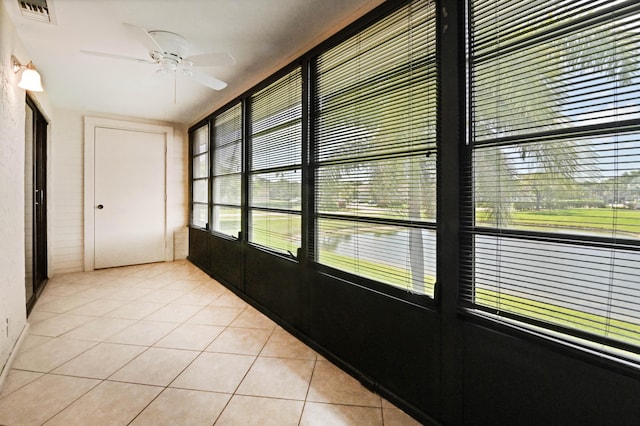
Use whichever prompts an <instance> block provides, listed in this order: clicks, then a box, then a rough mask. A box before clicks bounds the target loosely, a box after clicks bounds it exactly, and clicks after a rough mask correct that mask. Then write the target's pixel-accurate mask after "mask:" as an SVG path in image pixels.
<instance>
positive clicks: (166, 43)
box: [81, 23, 236, 90]
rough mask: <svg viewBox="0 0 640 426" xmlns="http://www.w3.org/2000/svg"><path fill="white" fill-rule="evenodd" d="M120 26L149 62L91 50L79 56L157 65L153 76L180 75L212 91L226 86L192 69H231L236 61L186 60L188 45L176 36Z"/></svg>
mask: <svg viewBox="0 0 640 426" xmlns="http://www.w3.org/2000/svg"><path fill="white" fill-rule="evenodd" d="M123 25H124V26H125V28H126V29H127V30H128V32H129V33H130V35H131V36H132V38H134V39H135V40H137V41H138V42H139V43H141V44H142V45H143V46H144V47H146V48H147V49H148V50H149V58H146V59H143V58H135V57H131V56H125V55H117V54H112V53H105V52H95V51H91V50H81V52H82V53H85V54H87V55H94V56H103V57H107V58H114V59H124V60H129V61H136V62H143V63H147V64H154V65H158V66H159V67H158V69H157V70H156V72H158V73H161V74H166V73H169V72H174V73H175V72H177V71H181V72H182V73H183V74H184V75H186V76H189V77H191V78H192V79H193V80H195V81H197V82H198V83H200V84H203V85H205V86H207V87H210V88H212V89H214V90H222V89H224V88H225V87H227V83H225V82H224V81H222V80H219V79H217V78H215V77H212V76H210V75H209V74H206V73H204V72H201V71H198V70H194V69H193V66H217V65H221V66H222V65H234V64H235V63H236V61H235V59H234V58H233V56H231V55H230V54H229V53H205V54H201V55H195V56H187V54H188V52H189V42H188V41H187V40H186V39H185V38H184V37H182V36H181V35H179V34H176V33H172V32H169V31H160V30H153V31H147V30H145V29H144V28H141V27H138V26H136V25H132V24H127V23H124V24H123Z"/></svg>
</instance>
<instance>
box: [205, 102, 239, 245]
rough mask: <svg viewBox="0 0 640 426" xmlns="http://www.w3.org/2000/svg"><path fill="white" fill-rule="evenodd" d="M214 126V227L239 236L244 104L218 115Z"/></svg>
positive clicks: (215, 229)
mask: <svg viewBox="0 0 640 426" xmlns="http://www.w3.org/2000/svg"><path fill="white" fill-rule="evenodd" d="M213 129H214V130H213V139H214V147H213V168H212V177H213V226H212V230H213V231H214V232H218V233H220V234H224V235H227V236H231V237H235V238H238V236H239V233H240V229H241V228H240V218H241V208H240V206H241V202H242V104H240V103H237V104H235V105H234V106H232V107H231V108H229V109H228V110H226V111H224V112H222V113H221V114H218V115H217V116H216V117H215V118H214V121H213Z"/></svg>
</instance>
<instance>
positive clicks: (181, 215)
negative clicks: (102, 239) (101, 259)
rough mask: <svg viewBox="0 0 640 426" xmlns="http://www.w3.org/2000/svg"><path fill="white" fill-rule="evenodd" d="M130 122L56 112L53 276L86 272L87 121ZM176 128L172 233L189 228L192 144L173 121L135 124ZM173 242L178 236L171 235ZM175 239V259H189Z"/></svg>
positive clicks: (51, 197)
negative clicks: (85, 132)
mask: <svg viewBox="0 0 640 426" xmlns="http://www.w3.org/2000/svg"><path fill="white" fill-rule="evenodd" d="M85 116H91V117H100V118H110V119H117V120H128V121H134V120H131V119H127V118H126V117H114V116H105V115H99V114H92V113H87V112H84V111H73V110H62V109H57V110H56V111H55V117H56V118H55V122H54V123H53V126H52V140H51V141H50V143H51V148H52V154H51V171H50V180H51V185H50V187H51V191H50V193H49V214H50V218H51V221H50V224H51V226H50V228H49V239H50V242H51V245H50V259H51V268H50V275H55V274H60V273H67V272H75V271H82V270H83V269H84V220H83V211H84V210H83V209H84V200H83V197H84V186H83V177H84V117H85ZM136 122H143V123H150V124H160V125H164V126H171V127H173V128H174V138H173V139H174V142H173V147H172V148H173V149H172V150H170V152H172V158H170V159H169V161H168V162H167V163H168V167H170V168H171V170H170V172H169V173H168V176H169V178H170V180H169V181H168V182H167V223H168V228H169V230H170V231H173V230H177V231H180V230H182V229H183V228H185V227H186V225H187V223H188V222H187V215H188V205H187V201H188V192H187V188H188V186H187V185H188V182H187V178H188V176H187V174H188V169H187V156H188V145H187V136H186V130H185V129H184V128H181V127H180V126H176V125H174V124H172V123H164V122H150V121H136ZM168 239H169V244H172V243H173V241H174V239H173V235H169V236H168ZM184 246H185V245H184V244H181V241H180V240H179V238H178V240H177V241H176V249H177V250H175V255H174V258H185V257H186V255H187V253H186V248H184Z"/></svg>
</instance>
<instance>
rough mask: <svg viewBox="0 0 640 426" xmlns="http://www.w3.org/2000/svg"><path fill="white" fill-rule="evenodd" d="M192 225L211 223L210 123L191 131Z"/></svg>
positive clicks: (198, 225) (205, 225) (203, 225)
mask: <svg viewBox="0 0 640 426" xmlns="http://www.w3.org/2000/svg"><path fill="white" fill-rule="evenodd" d="M191 153H192V154H191V155H192V168H191V174H192V180H191V202H192V204H191V225H193V226H196V227H198V228H206V227H207V226H208V224H209V125H208V124H205V125H204V126H202V127H199V128H198V129H196V130H194V131H192V132H191Z"/></svg>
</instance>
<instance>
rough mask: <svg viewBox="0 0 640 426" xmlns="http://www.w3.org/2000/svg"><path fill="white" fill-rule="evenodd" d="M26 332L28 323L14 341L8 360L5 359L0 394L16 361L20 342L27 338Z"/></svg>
mask: <svg viewBox="0 0 640 426" xmlns="http://www.w3.org/2000/svg"><path fill="white" fill-rule="evenodd" d="M28 331H29V323H28V322H27V324H26V325H25V326H24V328H23V329H22V333H20V337H18V340H17V341H16V344H15V345H13V349H11V353H10V354H9V359H7V363H6V364H5V365H4V367H3V368H2V373H0V392H1V391H2V388H3V387H4V381H5V380H6V379H7V376H9V371H10V370H11V365H12V364H13V361H14V360H15V359H16V356H18V351H19V350H20V346H22V342H24V339H25V338H26V337H27V334H28V333H27V332H28Z"/></svg>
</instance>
